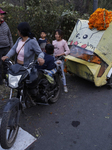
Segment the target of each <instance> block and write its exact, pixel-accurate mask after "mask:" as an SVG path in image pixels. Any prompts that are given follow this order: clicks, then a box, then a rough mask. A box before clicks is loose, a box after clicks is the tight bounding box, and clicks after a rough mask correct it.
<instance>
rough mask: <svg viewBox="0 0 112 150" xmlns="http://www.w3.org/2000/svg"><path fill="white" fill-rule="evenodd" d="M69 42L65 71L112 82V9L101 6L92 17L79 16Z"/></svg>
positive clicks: (98, 81) (95, 81) (101, 82)
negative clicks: (85, 18)
mask: <svg viewBox="0 0 112 150" xmlns="http://www.w3.org/2000/svg"><path fill="white" fill-rule="evenodd" d="M68 45H69V47H70V55H68V56H66V57H65V70H64V71H65V72H70V73H73V74H76V75H78V76H80V77H83V78H85V79H87V80H90V81H92V82H94V83H95V85H96V86H102V85H105V84H106V83H108V84H109V85H110V86H112V11H108V10H106V9H102V8H98V9H97V10H96V11H95V12H94V13H93V14H92V15H91V16H90V18H89V20H82V19H79V20H78V21H77V23H76V25H75V27H74V30H73V32H72V34H71V36H70V38H69V40H68Z"/></svg>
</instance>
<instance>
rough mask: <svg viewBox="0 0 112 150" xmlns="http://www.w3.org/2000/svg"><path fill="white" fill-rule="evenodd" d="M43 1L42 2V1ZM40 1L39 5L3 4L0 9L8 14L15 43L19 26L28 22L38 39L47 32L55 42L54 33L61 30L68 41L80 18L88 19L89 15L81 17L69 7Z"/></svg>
mask: <svg viewBox="0 0 112 150" xmlns="http://www.w3.org/2000/svg"><path fill="white" fill-rule="evenodd" d="M41 1H42V0H41ZM41 1H39V3H40V4H39V5H38V6H37V5H34V4H35V3H33V7H32V6H31V3H30V4H29V5H25V6H14V5H12V4H7V3H2V4H0V7H1V8H3V10H5V11H6V12H7V15H6V18H5V21H6V22H7V24H8V25H9V27H10V30H11V33H12V36H13V40H14V42H15V41H16V40H17V38H18V34H17V26H18V24H19V23H20V22H24V21H26V22H28V23H29V24H30V26H31V29H32V32H33V33H34V34H35V36H36V38H37V39H38V38H39V37H40V32H41V31H42V30H45V31H46V32H47V38H48V39H49V40H50V41H52V40H54V32H55V30H56V29H58V28H61V29H62V30H63V31H64V39H66V40H68V38H69V36H70V34H71V33H72V31H73V28H74V26H75V24H76V22H77V20H78V18H83V19H88V15H87V14H84V15H83V16H80V15H79V13H78V12H77V11H70V10H69V9H68V6H67V7H66V8H65V7H63V6H62V5H60V6H56V5H55V4H54V3H52V1H51V0H49V1H50V2H49V3H47V4H45V3H44V0H43V1H42V2H41Z"/></svg>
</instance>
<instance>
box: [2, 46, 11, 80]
mask: <svg viewBox="0 0 112 150" xmlns="http://www.w3.org/2000/svg"><path fill="white" fill-rule="evenodd" d="M9 49H10V47H4V48H0V81H1V82H2V79H3V78H4V79H5V75H6V73H7V66H6V64H5V63H4V62H3V61H2V60H1V58H2V56H5V55H6V54H7V53H8V51H9Z"/></svg>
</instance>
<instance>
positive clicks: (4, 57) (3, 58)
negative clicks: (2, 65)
mask: <svg viewBox="0 0 112 150" xmlns="http://www.w3.org/2000/svg"><path fill="white" fill-rule="evenodd" d="M7 58H9V57H8V56H3V57H2V58H1V60H3V61H5V60H6V59H7Z"/></svg>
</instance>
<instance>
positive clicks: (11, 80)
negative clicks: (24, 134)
mask: <svg viewBox="0 0 112 150" xmlns="http://www.w3.org/2000/svg"><path fill="white" fill-rule="evenodd" d="M5 63H6V64H7V66H8V73H7V75H6V82H7V86H9V87H10V88H11V90H10V97H9V101H8V103H7V104H6V105H5V107H4V110H3V114H2V121H1V133H0V139H1V147H2V148H4V149H9V148H11V147H12V145H13V144H14V142H15V139H16V137H17V134H18V130H19V118H20V114H21V112H24V109H25V108H29V107H31V106H35V105H38V104H43V105H49V104H50V103H55V102H57V100H58V99H59V96H60V94H61V89H62V87H61V70H60V67H59V65H57V67H56V69H54V70H53V71H51V72H52V74H51V72H50V71H48V70H40V71H38V70H37V69H36V67H35V65H36V62H32V63H30V64H29V65H28V67H25V66H22V65H19V64H12V62H11V61H10V60H5ZM13 90H16V92H17V94H16V97H14V98H13V97H12V93H13Z"/></svg>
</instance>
